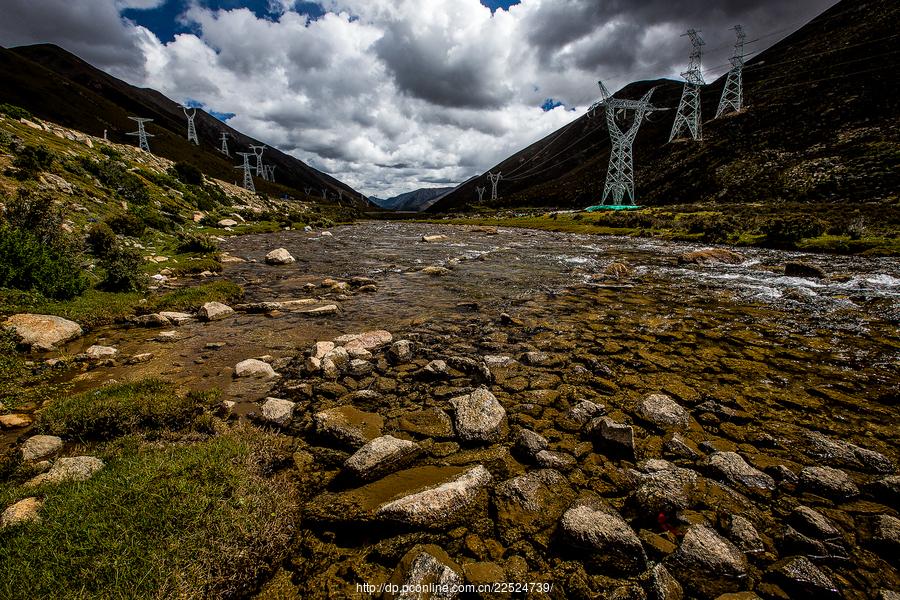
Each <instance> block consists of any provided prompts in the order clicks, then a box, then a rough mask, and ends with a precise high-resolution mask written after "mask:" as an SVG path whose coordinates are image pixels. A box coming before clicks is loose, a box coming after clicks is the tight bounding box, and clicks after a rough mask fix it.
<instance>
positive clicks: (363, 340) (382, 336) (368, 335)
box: [334, 329, 394, 351]
mask: <svg viewBox="0 0 900 600" xmlns="http://www.w3.org/2000/svg"><path fill="white" fill-rule="evenodd" d="M393 339H394V336H392V335H391V332H389V331H385V330H384V329H376V330H374V331H366V332H364V333H354V334H351V335H349V336H341V337H339V338H337V339H335V340H334V341H335V343H336V344H339V345H342V346H344V348H346V349H347V350H348V351H349V350H351V349H354V348H361V349H363V350H375V349H376V348H380V347H381V346H384V345H385V344H390V343H391V341H393Z"/></svg>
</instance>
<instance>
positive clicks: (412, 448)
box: [344, 435, 420, 480]
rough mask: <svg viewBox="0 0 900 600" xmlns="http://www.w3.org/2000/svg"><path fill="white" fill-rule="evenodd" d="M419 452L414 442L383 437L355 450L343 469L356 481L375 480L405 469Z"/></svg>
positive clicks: (389, 436) (388, 436) (387, 436)
mask: <svg viewBox="0 0 900 600" xmlns="http://www.w3.org/2000/svg"><path fill="white" fill-rule="evenodd" d="M419 452H420V448H419V445H418V444H417V443H415V442H410V441H408V440H401V439H398V438H395V437H393V436H391V435H383V436H381V437H377V438H375V439H374V440H372V441H370V442H368V443H366V444H365V445H364V446H363V447H362V448H360V449H359V450H357V451H356V453H355V454H353V456H351V457H350V458H348V459H347V460H346V462H344V468H345V469H347V471H348V472H350V473H351V474H352V475H354V476H355V477H357V478H358V479H362V480H370V479H377V478H378V477H382V476H384V475H386V474H388V473H391V472H393V471H396V470H398V469H401V468H403V467H405V466H406V465H407V464H408V463H409V461H410V459H412V458H414V457H415V456H416V455H417V454H419Z"/></svg>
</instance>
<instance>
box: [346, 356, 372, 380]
mask: <svg viewBox="0 0 900 600" xmlns="http://www.w3.org/2000/svg"><path fill="white" fill-rule="evenodd" d="M374 368H375V367H374V366H373V365H372V363H370V362H369V361H367V360H361V359H359V358H354V359H353V360H351V361H350V373H352V374H353V375H357V376H360V375H368V374H369V373H371V372H372V370H373V369H374Z"/></svg>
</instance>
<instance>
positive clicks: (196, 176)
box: [172, 162, 203, 185]
mask: <svg viewBox="0 0 900 600" xmlns="http://www.w3.org/2000/svg"><path fill="white" fill-rule="evenodd" d="M172 170H173V171H175V177H177V178H178V180H179V181H181V183H186V184H188V185H202V184H203V173H201V172H200V169H198V168H197V167H195V166H194V165H192V164H190V163H186V162H177V163H175V165H174V166H173V167H172Z"/></svg>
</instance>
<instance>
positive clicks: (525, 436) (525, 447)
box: [516, 429, 548, 459]
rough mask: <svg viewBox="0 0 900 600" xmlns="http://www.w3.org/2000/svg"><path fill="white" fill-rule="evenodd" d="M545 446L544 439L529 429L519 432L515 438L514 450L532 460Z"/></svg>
mask: <svg viewBox="0 0 900 600" xmlns="http://www.w3.org/2000/svg"><path fill="white" fill-rule="evenodd" d="M547 446H548V443H547V440H546V438H544V436H542V435H540V434H538V433H535V432H534V431H531V430H530V429H521V430H519V435H518V436H517V437H516V448H518V449H519V450H520V451H521V452H522V453H523V454H524V455H526V456H528V457H530V458H532V459H533V458H534V457H535V456H537V453H538V452H540V451H541V450H546V449H547Z"/></svg>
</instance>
